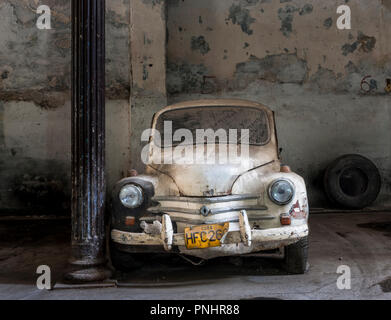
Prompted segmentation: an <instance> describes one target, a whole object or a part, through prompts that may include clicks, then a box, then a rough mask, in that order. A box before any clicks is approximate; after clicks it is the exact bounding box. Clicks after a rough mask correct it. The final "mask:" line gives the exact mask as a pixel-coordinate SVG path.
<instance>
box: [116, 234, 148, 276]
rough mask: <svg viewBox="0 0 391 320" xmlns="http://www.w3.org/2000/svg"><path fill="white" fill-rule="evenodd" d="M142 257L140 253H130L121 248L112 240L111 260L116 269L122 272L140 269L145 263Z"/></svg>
mask: <svg viewBox="0 0 391 320" xmlns="http://www.w3.org/2000/svg"><path fill="white" fill-rule="evenodd" d="M142 258H143V257H142V255H141V254H140V253H129V252H124V251H121V250H119V249H118V248H117V247H116V245H115V244H114V243H113V242H112V241H110V260H111V264H112V266H113V267H114V269H116V270H118V271H122V272H128V271H133V270H135V269H139V268H141V267H142V265H143V261H142Z"/></svg>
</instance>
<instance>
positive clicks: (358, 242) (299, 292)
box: [0, 212, 391, 300]
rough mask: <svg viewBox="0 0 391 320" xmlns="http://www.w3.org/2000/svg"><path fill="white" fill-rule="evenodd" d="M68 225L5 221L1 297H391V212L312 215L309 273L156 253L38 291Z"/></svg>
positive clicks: (61, 262) (62, 253) (65, 241)
mask: <svg viewBox="0 0 391 320" xmlns="http://www.w3.org/2000/svg"><path fill="white" fill-rule="evenodd" d="M26 225H28V227H26ZM68 225H69V221H43V222H28V223H26V222H25V221H24V222H18V221H13V222H0V299H169V300H173V299H263V298H274V299H388V300H390V299H391V213H389V212H379V213H374V212H372V213H339V214H338V213H336V214H313V215H312V216H311V217H310V227H311V229H310V252H309V263H310V268H309V271H308V273H306V274H305V275H286V274H284V273H283V272H282V271H281V270H280V269H279V263H280V262H279V261H278V260H275V259H274V260H273V259H264V258H254V257H247V258H244V259H232V258H231V259H230V258H224V259H217V260H212V261H208V262H207V263H206V264H204V265H202V266H198V267H196V266H192V265H189V264H188V263H187V262H185V261H184V260H182V259H181V258H179V257H175V258H174V259H170V260H168V259H155V260H154V259H153V258H151V260H150V261H149V263H148V264H147V265H146V266H145V267H144V268H143V270H139V271H137V272H134V273H131V274H126V275H124V274H118V273H117V274H115V276H114V277H115V280H113V281H108V282H106V283H105V284H104V285H105V287H99V286H96V285H92V286H90V287H89V288H86V287H84V288H80V287H67V286H64V285H62V284H61V282H60V281H58V282H57V284H56V285H55V287H54V290H51V291H46V290H38V289H37V288H36V286H35V281H36V278H37V275H36V274H35V271H36V268H37V266H38V265H41V264H46V265H49V266H50V267H51V270H52V275H53V279H54V280H55V281H56V280H60V279H61V275H62V274H63V272H65V270H66V268H67V267H68V266H67V258H68V253H69V227H68ZM178 259H180V260H178ZM340 265H347V266H349V267H350V269H351V277H352V278H351V289H350V290H339V289H338V288H337V285H336V283H337V279H338V277H339V276H340V274H337V273H336V271H337V268H338V266H340Z"/></svg>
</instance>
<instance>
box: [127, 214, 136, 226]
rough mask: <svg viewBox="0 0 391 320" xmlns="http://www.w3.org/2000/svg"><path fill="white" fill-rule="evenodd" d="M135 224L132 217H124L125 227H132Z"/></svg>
mask: <svg viewBox="0 0 391 320" xmlns="http://www.w3.org/2000/svg"><path fill="white" fill-rule="evenodd" d="M135 222H136V218H135V217H132V216H127V217H125V225H126V226H133V225H134V223H135Z"/></svg>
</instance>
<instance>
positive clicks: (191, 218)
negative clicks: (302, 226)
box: [148, 194, 275, 224]
mask: <svg viewBox="0 0 391 320" xmlns="http://www.w3.org/2000/svg"><path fill="white" fill-rule="evenodd" d="M153 200H154V201H156V202H158V203H159V205H157V206H155V207H150V208H148V212H150V213H154V214H163V213H166V214H169V215H170V217H171V220H173V221H175V222H183V223H189V224H200V223H220V222H237V221H238V213H239V211H240V210H246V211H247V215H248V218H249V220H269V219H274V218H275V217H274V216H270V215H265V210H267V207H266V206H264V205H263V204H262V201H261V198H260V197H259V196H258V195H251V194H242V195H229V196H220V197H173V196H156V197H154V198H153Z"/></svg>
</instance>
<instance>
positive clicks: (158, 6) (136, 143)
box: [130, 0, 167, 172]
mask: <svg viewBox="0 0 391 320" xmlns="http://www.w3.org/2000/svg"><path fill="white" fill-rule="evenodd" d="M130 21H131V28H130V39H131V40H130V41H131V43H130V47H131V48H132V50H131V70H132V76H131V105H132V106H131V108H132V130H131V131H132V133H131V140H132V153H131V167H132V168H133V169H136V170H137V171H138V172H142V171H143V170H144V168H145V166H144V164H143V163H142V161H141V157H140V154H141V150H142V147H143V146H144V145H145V142H142V141H141V134H142V132H143V131H144V130H145V129H148V128H149V127H150V126H151V118H152V116H153V114H154V113H155V112H156V111H158V110H160V109H162V108H163V107H165V106H166V105H167V97H166V5H165V1H163V0H137V1H133V2H132V3H131V10H130Z"/></svg>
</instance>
